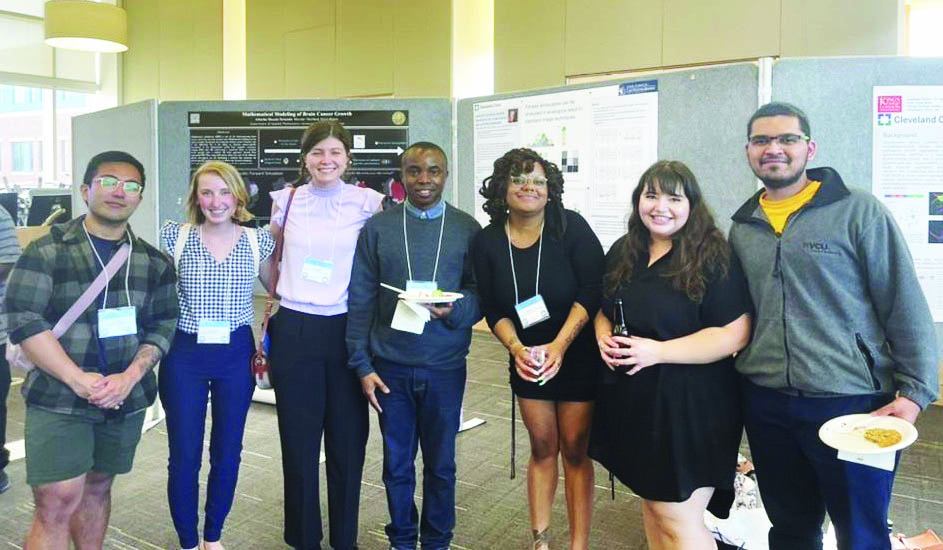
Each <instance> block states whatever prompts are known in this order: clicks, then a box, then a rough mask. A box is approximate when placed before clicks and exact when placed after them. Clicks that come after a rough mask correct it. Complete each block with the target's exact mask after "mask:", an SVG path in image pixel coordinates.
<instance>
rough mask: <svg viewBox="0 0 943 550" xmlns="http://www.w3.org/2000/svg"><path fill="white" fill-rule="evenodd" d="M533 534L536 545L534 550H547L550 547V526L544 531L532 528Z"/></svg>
mask: <svg viewBox="0 0 943 550" xmlns="http://www.w3.org/2000/svg"><path fill="white" fill-rule="evenodd" d="M531 534H532V535H533V536H534V545H533V546H532V548H533V550H544V549H545V548H546V549H547V550H549V549H550V526H549V525H548V526H547V527H545V528H544V530H543V531H539V532H538V531H537V530H536V529H531Z"/></svg>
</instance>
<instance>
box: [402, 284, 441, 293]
mask: <svg viewBox="0 0 943 550" xmlns="http://www.w3.org/2000/svg"><path fill="white" fill-rule="evenodd" d="M438 289H439V285H437V284H436V282H435V281H406V291H407V292H409V291H410V290H426V291H435V290H438Z"/></svg>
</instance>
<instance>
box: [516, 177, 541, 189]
mask: <svg viewBox="0 0 943 550" xmlns="http://www.w3.org/2000/svg"><path fill="white" fill-rule="evenodd" d="M511 183H513V184H514V185H517V186H518V187H523V186H524V184H527V183H529V184H531V185H533V186H535V187H546V186H547V178H542V177H540V176H537V177H533V178H528V177H526V176H511Z"/></svg>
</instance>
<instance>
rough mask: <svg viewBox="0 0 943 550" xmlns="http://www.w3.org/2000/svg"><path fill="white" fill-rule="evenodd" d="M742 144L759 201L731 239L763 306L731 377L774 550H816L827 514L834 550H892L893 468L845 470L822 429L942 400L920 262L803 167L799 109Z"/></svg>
mask: <svg viewBox="0 0 943 550" xmlns="http://www.w3.org/2000/svg"><path fill="white" fill-rule="evenodd" d="M747 137H748V143H747V146H746V155H747V161H748V162H749V164H750V168H751V169H752V170H753V172H754V173H755V174H756V176H757V177H758V178H759V179H760V180H761V181H762V182H763V185H764V188H765V189H763V190H761V191H760V192H758V193H757V194H756V195H755V196H754V197H752V198H751V199H750V200H748V201H747V202H746V203H745V204H744V205H743V206H742V207H741V208H740V210H738V211H737V212H736V214H734V216H733V221H734V224H733V226H732V228H731V230H730V243H731V245H732V246H733V248H734V250H735V251H736V253H737V255H738V256H739V258H740V261H741V262H742V264H743V268H744V271H745V273H746V276H747V282H748V284H749V288H750V295H751V297H752V298H753V303H754V306H755V308H756V315H755V325H754V326H755V328H754V334H753V339H752V341H751V343H750V345H749V347H747V349H746V350H744V351H743V352H741V353H740V355H739V356H738V357H737V370H738V371H740V372H741V373H742V374H743V375H744V381H743V391H742V393H741V397H742V400H743V410H744V421H745V425H746V430H747V437H748V439H749V442H750V449H751V452H752V454H753V461H754V463H755V465H756V473H757V479H758V483H759V486H760V487H761V490H762V496H763V503H764V505H765V507H766V510H767V513H768V515H769V518H770V520H771V522H772V524H773V527H772V529H771V530H770V533H769V543H770V549H771V550H782V549H793V548H802V549H820V548H822V523H823V520H824V516H825V512H826V510H827V511H828V514H829V517H830V518H831V521H832V523H833V525H834V526H835V530H836V534H837V539H838V546H839V548H840V549H842V550H862V549H872V548H873V549H886V548H890V543H889V541H888V536H887V524H886V522H887V508H888V505H889V503H890V496H891V487H892V484H893V481H894V472H893V470H890V471H889V470H885V469H881V468H878V467H875V466H871V465H866V464H861V463H857V462H853V461H850V460H845V459H844V458H846V457H845V456H844V455H841V456H839V453H838V451H836V450H835V449H832V448H830V447H827V446H826V445H825V444H824V443H822V441H821V440H820V439H819V437H818V430H819V428H820V427H821V425H822V424H823V423H824V422H826V421H827V420H829V419H830V418H833V417H836V416H841V415H845V414H852V413H871V412H873V414H875V415H891V416H896V417H899V418H902V419H904V420H906V421H907V422H910V423H913V422H914V421H915V420H916V418H917V415H918V414H919V413H920V410H921V409H922V408H923V407H925V406H927V404H928V403H930V402H931V401H933V400H934V399H936V397H937V393H938V383H939V382H938V374H937V363H938V360H939V353H938V349H937V344H936V335H935V333H934V328H933V320H932V318H931V316H930V310H929V307H928V306H927V302H926V299H925V298H924V296H923V292H922V291H921V289H920V285H919V282H918V280H917V275H916V272H915V270H914V265H913V259H912V258H911V256H910V252H909V251H908V249H907V244H906V242H905V240H904V237H903V235H902V234H901V231H900V229H899V228H898V227H897V225H896V223H895V222H894V220H893V218H892V217H891V214H890V213H889V211H888V210H887V209H886V208H885V207H884V206H883V205H882V204H881V203H880V202H879V201H878V200H877V199H876V198H875V197H874V196H872V195H871V194H870V193H868V192H866V191H862V190H859V189H849V188H848V187H846V186H845V184H844V183H843V182H842V179H841V177H840V176H839V175H838V173H837V172H836V171H835V170H833V169H831V168H817V169H808V170H807V169H806V163H807V162H808V161H810V160H812V159H813V157H814V156H815V151H816V143H815V142H814V141H813V140H812V139H811V132H810V128H809V121H808V118H807V117H806V115H805V114H804V113H803V112H802V111H801V110H799V109H798V108H797V107H795V106H793V105H789V104H787V103H770V104H768V105H764V106H763V107H761V108H760V109H759V110H758V111H757V112H756V113H754V115H753V116H752V117H751V119H750V121H749V123H748V125H747ZM865 183H866V184H867V182H865ZM896 458H897V459H899V454H898V456H897V457H896ZM895 464H896V463H895Z"/></svg>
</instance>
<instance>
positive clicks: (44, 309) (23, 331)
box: [6, 216, 177, 420]
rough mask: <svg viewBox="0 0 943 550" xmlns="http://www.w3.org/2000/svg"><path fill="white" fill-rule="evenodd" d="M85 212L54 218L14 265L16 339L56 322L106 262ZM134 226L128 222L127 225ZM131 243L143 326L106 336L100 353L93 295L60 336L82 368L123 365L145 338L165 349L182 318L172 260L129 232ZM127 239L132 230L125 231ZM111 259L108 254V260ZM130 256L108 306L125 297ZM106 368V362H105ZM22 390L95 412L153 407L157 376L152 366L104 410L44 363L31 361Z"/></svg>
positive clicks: (29, 397)
mask: <svg viewBox="0 0 943 550" xmlns="http://www.w3.org/2000/svg"><path fill="white" fill-rule="evenodd" d="M84 219H85V216H82V217H79V218H77V219H75V220H72V221H70V222H67V223H64V224H61V225H55V226H53V227H52V229H51V230H50V232H49V234H48V235H46V236H44V237H42V238H40V239H37V240H36V241H34V242H32V243H30V245H29V246H27V247H26V250H25V251H24V252H23V255H22V256H20V259H19V260H18V261H17V262H16V265H15V266H14V267H13V270H12V271H11V272H10V279H9V282H8V284H7V296H6V305H7V313H8V314H9V317H10V341H11V342H13V343H14V344H18V343H20V342H22V341H23V340H25V339H27V338H29V337H30V336H33V335H35V334H39V333H40V332H43V331H46V330H51V329H52V327H53V325H55V324H56V322H57V321H58V320H59V318H60V317H62V315H64V314H65V312H66V311H67V310H68V309H69V307H71V306H72V304H73V303H75V301H76V300H77V299H78V298H79V296H80V295H81V294H82V292H84V291H85V289H86V288H87V287H88V286H89V285H90V284H91V283H92V281H93V280H94V279H95V277H96V276H98V273H99V272H100V271H101V266H100V265H99V264H98V260H96V259H95V255H94V254H93V253H92V248H91V244H90V243H89V242H88V239H87V237H86V236H85V231H84V229H83V226H82V223H83V221H84ZM129 231H130V229H129ZM131 237H132V239H133V250H132V252H131V257H130V267H131V273H130V278H129V281H128V286H129V287H130V294H131V303H132V304H133V305H134V306H135V307H136V308H137V328H138V331H137V334H130V335H127V336H117V337H111V338H104V339H102V340H101V348H102V349H103V350H104V355H105V360H104V361H100V353H99V345H98V343H97V342H96V340H97V338H98V336H97V333H98V308H99V307H100V305H101V298H99V299H97V300H95V302H93V303H92V304H91V305H90V306H89V307H88V309H86V310H85V312H84V313H83V314H82V315H81V316H80V317H79V318H78V320H76V322H75V324H73V325H72V327H71V328H69V330H68V331H66V333H65V334H63V335H62V337H61V338H60V339H59V342H60V343H61V344H62V348H63V349H64V350H65V352H66V353H67V354H68V355H69V357H70V358H71V359H72V360H73V361H74V362H75V364H77V365H78V366H79V367H80V368H81V369H82V370H84V371H86V372H99V373H101V374H104V375H108V374H115V373H119V372H124V370H125V369H127V367H128V365H129V364H130V363H131V361H132V360H133V359H134V356H135V355H136V354H137V352H138V348H139V346H140V345H141V344H145V343H147V344H152V345H154V346H157V347H158V348H160V350H161V352H163V353H164V354H166V353H167V350H168V349H169V348H170V343H171V341H172V339H173V335H174V331H175V329H176V326H177V288H176V282H175V276H174V271H173V266H171V264H170V261H169V260H168V259H167V258H166V257H165V256H164V255H163V254H161V252H160V251H158V250H157V249H156V248H154V247H153V246H151V245H149V244H147V243H146V242H144V241H143V240H141V239H139V238H137V237H135V236H134V234H133V233H132V234H131ZM124 240H125V241H126V240H127V237H125V239H124ZM106 262H107V260H106ZM127 269H128V263H125V265H123V266H122V267H121V269H120V270H119V271H118V273H116V274H115V276H114V277H113V278H112V279H111V282H110V283H109V284H108V297H107V303H108V304H109V306H112V307H113V306H114V304H119V305H121V306H125V305H127V304H126V302H127V297H126V293H125V274H126V270H127ZM102 365H105V368H104V369H103V366H102ZM22 393H23V397H25V398H26V402H27V403H28V404H29V405H31V406H36V407H40V408H42V409H46V410H50V411H54V412H57V413H62V414H73V415H79V416H84V417H86V418H89V419H91V420H102V419H105V418H110V417H111V416H113V415H115V414H120V415H124V414H129V413H132V412H136V411H139V410H142V409H145V408H147V407H148V406H149V405H151V404H152V403H153V402H154V398H155V396H156V395H157V378H156V376H155V375H154V372H153V371H150V372H148V373H147V374H146V375H145V376H144V378H142V379H141V381H140V382H138V383H137V384H135V386H134V388H133V389H132V390H131V393H130V394H128V397H127V399H125V401H124V405H123V406H122V407H121V410H120V411H118V412H117V413H113V412H109V411H104V410H102V409H100V408H98V407H96V406H94V405H91V404H90V403H89V402H88V401H87V400H85V399H82V398H81V397H79V396H78V395H76V394H75V393H74V392H73V391H72V390H71V389H70V388H69V387H68V386H67V385H66V384H65V383H63V382H61V381H59V380H58V379H56V378H53V377H52V376H50V375H49V374H47V373H45V372H44V371H42V370H41V369H33V370H31V371H30V372H29V375H28V376H27V377H26V382H25V383H24V384H23V390H22Z"/></svg>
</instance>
